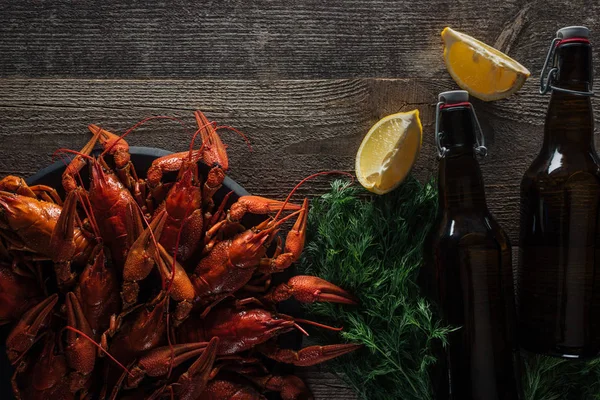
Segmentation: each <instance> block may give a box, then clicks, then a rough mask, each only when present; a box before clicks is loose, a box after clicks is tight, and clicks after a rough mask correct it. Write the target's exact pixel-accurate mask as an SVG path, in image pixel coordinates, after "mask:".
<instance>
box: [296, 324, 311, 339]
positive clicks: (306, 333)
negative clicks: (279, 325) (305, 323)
mask: <svg viewBox="0 0 600 400" xmlns="http://www.w3.org/2000/svg"><path fill="white" fill-rule="evenodd" d="M294 327H295V328H296V329H298V330H299V331H300V332H302V333H303V334H304V335H306V336H310V335H309V334H308V332H306V331H305V330H304V328H302V327H301V326H300V325H298V324H297V323H295V322H294Z"/></svg>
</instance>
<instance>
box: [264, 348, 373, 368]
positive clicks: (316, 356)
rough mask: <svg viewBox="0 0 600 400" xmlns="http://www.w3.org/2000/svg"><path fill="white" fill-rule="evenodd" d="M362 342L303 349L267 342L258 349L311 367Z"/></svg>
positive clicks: (286, 361)
mask: <svg viewBox="0 0 600 400" xmlns="http://www.w3.org/2000/svg"><path fill="white" fill-rule="evenodd" d="M360 347H362V344H352V343H348V344H332V345H328V346H309V347H306V348H304V349H301V350H298V351H296V350H292V349H280V348H278V347H277V345H276V344H274V342H267V343H264V344H262V345H259V346H258V348H257V349H258V351H259V352H260V353H261V354H263V355H265V356H266V357H268V358H270V359H272V360H275V361H279V362H282V363H286V364H293V365H295V366H298V367H310V366H312V365H316V364H320V363H322V362H325V361H328V360H331V359H332V358H336V357H339V356H342V355H344V354H347V353H350V352H352V351H354V350H356V349H358V348H360Z"/></svg>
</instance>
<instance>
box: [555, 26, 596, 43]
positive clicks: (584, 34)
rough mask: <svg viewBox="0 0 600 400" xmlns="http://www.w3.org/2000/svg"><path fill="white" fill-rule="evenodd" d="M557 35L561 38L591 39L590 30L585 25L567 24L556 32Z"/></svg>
mask: <svg viewBox="0 0 600 400" xmlns="http://www.w3.org/2000/svg"><path fill="white" fill-rule="evenodd" d="M556 37H557V38H559V39H563V40H564V39H573V38H580V39H589V37H590V30H589V29H588V28H586V27H585V26H566V27H564V28H562V29H559V30H558V31H557V32H556Z"/></svg>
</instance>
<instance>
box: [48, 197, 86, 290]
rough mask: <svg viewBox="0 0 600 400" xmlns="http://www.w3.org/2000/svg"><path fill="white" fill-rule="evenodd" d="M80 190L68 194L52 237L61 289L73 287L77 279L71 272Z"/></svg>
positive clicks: (52, 253)
mask: <svg viewBox="0 0 600 400" xmlns="http://www.w3.org/2000/svg"><path fill="white" fill-rule="evenodd" d="M80 190H81V189H80V188H78V187H76V188H74V189H73V190H72V191H70V192H69V193H68V194H67V198H66V199H65V203H64V206H63V208H62V211H61V213H60V216H59V217H58V221H56V225H55V227H54V230H53V231H52V236H51V237H50V252H51V258H52V261H53V262H54V271H55V272H56V278H57V280H58V284H59V286H61V287H63V286H70V285H72V284H73V283H74V281H75V277H76V276H75V274H74V273H73V272H71V260H72V259H73V257H74V256H75V251H76V248H77V246H76V244H75V242H74V240H73V239H74V237H75V220H76V218H77V203H78V198H79V196H80Z"/></svg>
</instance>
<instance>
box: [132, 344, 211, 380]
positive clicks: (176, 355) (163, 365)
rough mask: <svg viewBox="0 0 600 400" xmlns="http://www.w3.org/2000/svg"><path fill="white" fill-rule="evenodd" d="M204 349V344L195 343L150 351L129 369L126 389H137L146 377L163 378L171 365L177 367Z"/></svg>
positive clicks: (205, 345) (205, 347) (205, 346)
mask: <svg viewBox="0 0 600 400" xmlns="http://www.w3.org/2000/svg"><path fill="white" fill-rule="evenodd" d="M206 349H207V343H206V342H196V343H185V344H177V345H174V346H163V347H159V348H156V349H153V350H150V351H149V352H148V353H146V354H145V355H144V356H142V357H141V358H140V359H139V361H138V362H137V363H136V364H135V365H134V366H133V368H131V369H130V374H129V376H128V377H127V385H126V388H127V389H131V388H135V387H137V386H138V385H139V383H140V382H141V381H142V380H143V379H144V377H145V376H146V375H147V376H151V377H154V378H156V377H160V376H164V375H166V374H167V373H168V372H169V369H170V368H171V365H172V366H173V367H177V366H178V365H180V364H181V363H183V362H185V361H187V360H189V359H190V358H192V357H196V356H198V355H200V354H202V353H203V352H205V351H206Z"/></svg>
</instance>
